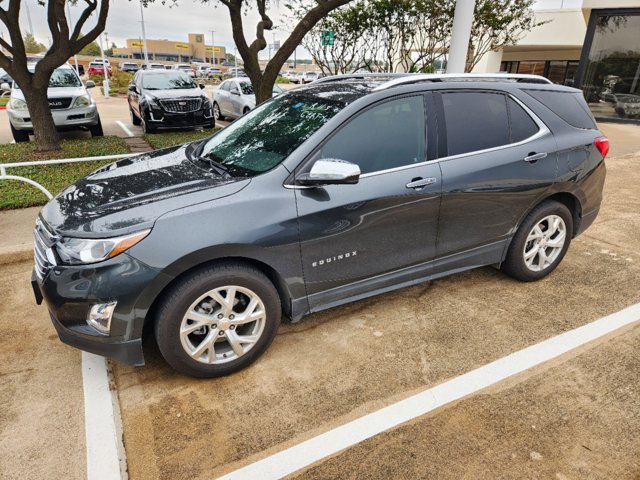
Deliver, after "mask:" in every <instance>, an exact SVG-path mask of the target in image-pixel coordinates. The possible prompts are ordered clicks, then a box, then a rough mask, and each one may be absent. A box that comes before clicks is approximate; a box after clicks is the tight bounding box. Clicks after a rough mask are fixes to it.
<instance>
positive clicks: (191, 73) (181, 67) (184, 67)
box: [173, 63, 196, 78]
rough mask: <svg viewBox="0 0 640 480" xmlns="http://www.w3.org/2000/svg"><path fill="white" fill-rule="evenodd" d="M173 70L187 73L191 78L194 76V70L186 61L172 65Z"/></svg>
mask: <svg viewBox="0 0 640 480" xmlns="http://www.w3.org/2000/svg"><path fill="white" fill-rule="evenodd" d="M173 70H180V71H182V72H184V73H186V74H187V75H189V76H190V77H191V78H196V72H195V71H194V70H193V68H191V65H189V64H188V63H177V64H175V65H174V66H173Z"/></svg>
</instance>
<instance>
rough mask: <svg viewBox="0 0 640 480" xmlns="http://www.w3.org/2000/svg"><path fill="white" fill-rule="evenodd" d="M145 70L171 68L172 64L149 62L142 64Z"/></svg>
mask: <svg viewBox="0 0 640 480" xmlns="http://www.w3.org/2000/svg"><path fill="white" fill-rule="evenodd" d="M142 69H143V70H171V65H165V64H164V63H149V64H147V65H145V64H142Z"/></svg>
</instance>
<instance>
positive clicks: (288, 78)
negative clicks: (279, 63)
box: [280, 70, 297, 81]
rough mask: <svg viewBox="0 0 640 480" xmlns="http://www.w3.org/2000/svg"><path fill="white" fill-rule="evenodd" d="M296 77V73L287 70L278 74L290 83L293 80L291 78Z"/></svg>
mask: <svg viewBox="0 0 640 480" xmlns="http://www.w3.org/2000/svg"><path fill="white" fill-rule="evenodd" d="M296 75H297V73H296V72H294V71H293V70H287V71H286V72H282V73H281V74H280V76H282V77H284V78H286V79H287V80H289V81H291V80H293V78H294V77H295V76H296Z"/></svg>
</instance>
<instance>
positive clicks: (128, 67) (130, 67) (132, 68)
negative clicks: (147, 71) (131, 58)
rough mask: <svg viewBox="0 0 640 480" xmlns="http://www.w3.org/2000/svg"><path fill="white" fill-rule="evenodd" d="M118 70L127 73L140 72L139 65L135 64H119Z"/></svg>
mask: <svg viewBox="0 0 640 480" xmlns="http://www.w3.org/2000/svg"><path fill="white" fill-rule="evenodd" d="M118 68H119V69H120V70H121V71H123V72H127V73H136V72H137V71H138V70H140V65H138V64H137V63H135V62H121V63H120V65H119V66H118Z"/></svg>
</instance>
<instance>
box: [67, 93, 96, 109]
mask: <svg viewBox="0 0 640 480" xmlns="http://www.w3.org/2000/svg"><path fill="white" fill-rule="evenodd" d="M89 105H91V99H90V98H89V95H80V96H79V97H77V98H76V99H75V100H74V102H73V105H72V106H71V108H80V107H88V106H89Z"/></svg>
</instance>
